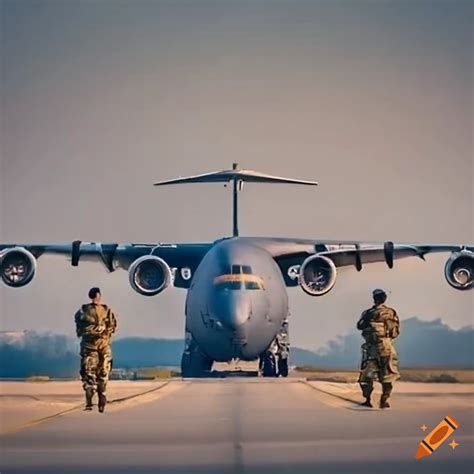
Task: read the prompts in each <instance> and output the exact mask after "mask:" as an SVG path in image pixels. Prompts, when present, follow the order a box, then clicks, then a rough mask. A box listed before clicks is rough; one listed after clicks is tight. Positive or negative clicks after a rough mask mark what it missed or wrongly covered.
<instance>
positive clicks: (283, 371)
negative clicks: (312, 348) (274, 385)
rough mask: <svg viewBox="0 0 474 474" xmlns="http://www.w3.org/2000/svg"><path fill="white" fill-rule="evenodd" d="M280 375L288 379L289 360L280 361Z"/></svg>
mask: <svg viewBox="0 0 474 474" xmlns="http://www.w3.org/2000/svg"><path fill="white" fill-rule="evenodd" d="M278 375H281V376H282V377H288V358H285V359H278Z"/></svg>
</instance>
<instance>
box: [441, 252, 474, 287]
mask: <svg viewBox="0 0 474 474" xmlns="http://www.w3.org/2000/svg"><path fill="white" fill-rule="evenodd" d="M444 276H445V277H446V281H447V282H448V283H449V284H450V285H451V286H452V287H453V288H455V289H456V290H469V289H471V288H472V287H473V285H474V252H469V251H468V250H463V251H462V252H459V253H453V255H451V257H449V259H448V261H447V262H446V266H445V267H444Z"/></svg>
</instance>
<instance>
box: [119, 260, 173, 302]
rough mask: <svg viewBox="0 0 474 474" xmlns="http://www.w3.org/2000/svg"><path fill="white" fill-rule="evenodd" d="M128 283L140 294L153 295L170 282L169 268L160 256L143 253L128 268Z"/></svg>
mask: <svg viewBox="0 0 474 474" xmlns="http://www.w3.org/2000/svg"><path fill="white" fill-rule="evenodd" d="M128 276H129V280H130V285H131V286H132V288H133V289H134V290H135V291H136V292H137V293H140V294H141V295H144V296H155V295H157V294H158V293H161V292H162V291H163V290H165V289H166V288H167V287H168V286H169V285H170V283H171V279H172V276H171V269H170V267H169V266H168V264H167V263H166V262H165V261H164V260H163V259H161V258H159V257H156V256H154V255H145V256H143V257H140V258H138V259H137V260H135V261H134V262H133V263H132V264H131V265H130V268H129V270H128Z"/></svg>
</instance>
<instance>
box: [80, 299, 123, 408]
mask: <svg viewBox="0 0 474 474" xmlns="http://www.w3.org/2000/svg"><path fill="white" fill-rule="evenodd" d="M74 319H75V322H76V334H77V336H78V337H80V338H82V339H81V370H80V374H81V380H82V386H83V388H84V390H85V392H86V397H87V396H89V398H90V399H92V395H93V394H94V393H95V392H96V391H97V392H98V394H99V402H100V397H103V399H104V400H105V392H106V387H107V380H108V378H109V374H110V371H111V370H112V350H111V347H110V339H111V337H112V334H113V333H114V332H115V329H116V327H117V320H116V318H115V315H114V313H113V312H112V310H111V309H110V308H109V307H108V306H106V305H104V304H94V303H91V304H85V305H82V307H81V309H79V311H77V313H76V314H75V317H74ZM89 402H90V400H89ZM90 403H91V402H90Z"/></svg>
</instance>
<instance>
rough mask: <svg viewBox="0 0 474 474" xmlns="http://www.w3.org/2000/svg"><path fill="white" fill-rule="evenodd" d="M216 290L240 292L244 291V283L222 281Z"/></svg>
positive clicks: (217, 284)
mask: <svg viewBox="0 0 474 474" xmlns="http://www.w3.org/2000/svg"><path fill="white" fill-rule="evenodd" d="M216 288H217V289H218V290H222V291H229V290H240V289H242V282H241V281H221V282H220V283H216Z"/></svg>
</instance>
